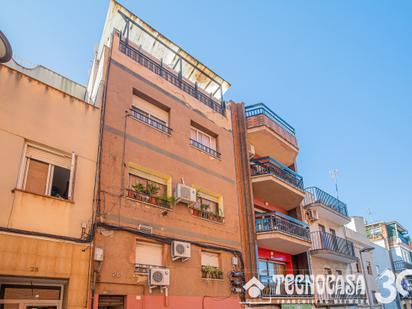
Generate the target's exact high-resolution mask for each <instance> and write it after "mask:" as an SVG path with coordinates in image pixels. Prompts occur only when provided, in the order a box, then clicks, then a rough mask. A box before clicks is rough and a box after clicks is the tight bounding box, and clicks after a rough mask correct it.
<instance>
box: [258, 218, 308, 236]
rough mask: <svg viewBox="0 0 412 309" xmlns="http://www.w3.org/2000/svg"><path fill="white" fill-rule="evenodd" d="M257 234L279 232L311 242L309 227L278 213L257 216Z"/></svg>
mask: <svg viewBox="0 0 412 309" xmlns="http://www.w3.org/2000/svg"><path fill="white" fill-rule="evenodd" d="M255 218H256V232H257V233H261V232H270V231H279V232H283V233H285V234H289V235H290V236H294V237H298V238H302V239H303V240H306V241H310V232H309V226H308V225H307V224H305V223H303V222H301V221H299V220H297V219H294V218H291V217H288V216H286V215H283V214H281V213H278V212H271V213H263V214H256V215H255Z"/></svg>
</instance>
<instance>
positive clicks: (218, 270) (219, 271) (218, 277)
mask: <svg viewBox="0 0 412 309" xmlns="http://www.w3.org/2000/svg"><path fill="white" fill-rule="evenodd" d="M217 279H223V271H222V270H221V269H220V268H217Z"/></svg>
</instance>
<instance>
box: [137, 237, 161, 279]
mask: <svg viewBox="0 0 412 309" xmlns="http://www.w3.org/2000/svg"><path fill="white" fill-rule="evenodd" d="M162 252H163V246H162V245H160V244H155V243H150V242H143V241H137V242H136V267H135V270H136V272H140V273H147V272H148V270H149V268H151V267H153V266H162V265H163V263H162Z"/></svg>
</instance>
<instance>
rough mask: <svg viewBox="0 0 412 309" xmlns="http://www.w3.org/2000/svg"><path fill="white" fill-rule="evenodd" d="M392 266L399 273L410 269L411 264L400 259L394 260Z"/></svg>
mask: <svg viewBox="0 0 412 309" xmlns="http://www.w3.org/2000/svg"><path fill="white" fill-rule="evenodd" d="M393 268H394V269H395V272H397V273H400V272H402V271H404V270H405V269H412V264H411V263H408V262H405V261H402V260H399V261H394V262H393Z"/></svg>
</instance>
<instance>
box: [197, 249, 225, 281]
mask: <svg viewBox="0 0 412 309" xmlns="http://www.w3.org/2000/svg"><path fill="white" fill-rule="evenodd" d="M201 265H202V269H201V270H202V278H210V279H223V272H222V270H221V268H220V255H219V253H214V252H209V251H202V252H201Z"/></svg>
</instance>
